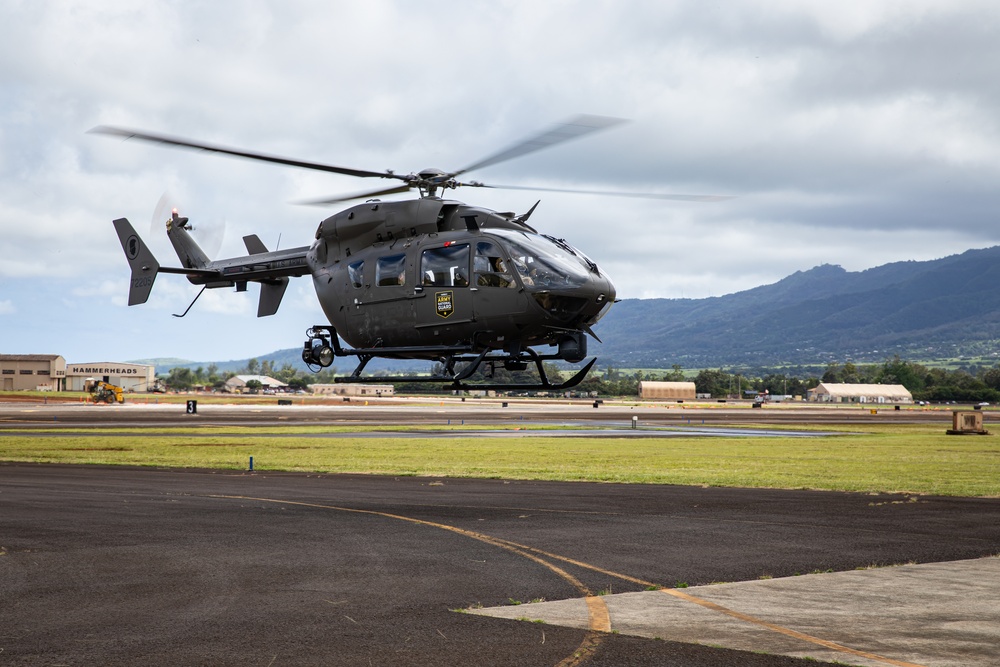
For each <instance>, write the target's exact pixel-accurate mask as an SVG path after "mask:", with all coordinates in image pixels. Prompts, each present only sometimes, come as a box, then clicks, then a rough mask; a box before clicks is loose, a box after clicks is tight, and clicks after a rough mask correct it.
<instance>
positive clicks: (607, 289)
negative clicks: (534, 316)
mask: <svg viewBox="0 0 1000 667" xmlns="http://www.w3.org/2000/svg"><path fill="white" fill-rule="evenodd" d="M532 296H533V297H534V298H535V301H536V302H537V303H538V305H539V306H541V307H542V309H543V310H545V311H546V312H547V313H548V314H549V315H550V316H552V317H553V318H555V319H557V320H559V321H560V322H562V323H563V324H565V325H566V326H570V327H573V326H582V325H586V326H590V325H592V324H595V323H596V322H597V321H598V320H599V319H601V317H603V316H604V314H605V313H606V312H607V311H608V308H610V307H611V304H612V303H614V301H615V288H614V285H613V284H612V283H611V280H610V279H608V278H607V277H606V276H603V275H593V276H591V277H590V279H588V280H587V281H586V282H585V283H584V284H582V285H579V286H577V287H569V288H562V289H546V290H539V291H536V292H534V293H533V294H532Z"/></svg>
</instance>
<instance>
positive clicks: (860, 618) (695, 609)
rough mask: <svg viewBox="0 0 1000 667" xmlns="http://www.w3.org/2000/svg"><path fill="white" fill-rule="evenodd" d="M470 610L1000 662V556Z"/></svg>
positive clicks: (939, 664) (848, 650)
mask: <svg viewBox="0 0 1000 667" xmlns="http://www.w3.org/2000/svg"><path fill="white" fill-rule="evenodd" d="M598 601H600V602H603V603H604V605H605V606H606V610H607V613H606V614H605V613H604V610H603V609H598V610H597V611H596V613H595V609H594V608H595V606H597V607H600V602H598ZM471 612H472V613H475V614H482V615H484V616H494V617H498V618H512V619H522V620H532V621H542V622H545V623H550V624H552V625H562V626H568V627H574V628H583V629H592V630H605V631H607V630H609V629H610V631H612V632H618V633H620V634H626V635H637V636H640V637H650V638H658V639H666V640H671V641H677V642H688V643H696V644H704V645H708V646H719V647H725V648H731V649H737V650H743V651H756V652H763V653H771V654H781V655H788V656H794V657H809V658H814V659H816V660H823V661H827V662H839V663H842V664H850V665H865V666H871V667H884V666H885V665H896V666H897V667H913V666H921V667H995V666H996V665H998V664H1000V558H997V557H994V558H982V559H977V560H966V561H955V562H948V563H928V564H923V565H902V566H897V567H884V568H877V569H871V570H854V571H851V572H832V573H825V574H809V575H804V576H799V577H787V578H783V579H768V580H760V581H746V582H739V583H732V584H715V585H711V586H694V587H691V588H684V589H661V590H658V591H648V592H643V593H622V594H616V595H605V596H600V597H596V598H586V599H584V598H577V599H571V600H562V601H555V602H539V603H532V604H522V605H517V606H504V607H494V608H489V609H475V610H471ZM608 621H610V626H609V625H608ZM601 626H604V627H601Z"/></svg>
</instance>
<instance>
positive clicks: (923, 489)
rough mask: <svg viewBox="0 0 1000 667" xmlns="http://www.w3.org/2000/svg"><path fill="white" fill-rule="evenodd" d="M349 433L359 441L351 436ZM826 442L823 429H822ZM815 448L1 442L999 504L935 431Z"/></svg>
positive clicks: (84, 459) (163, 461)
mask: <svg viewBox="0 0 1000 667" xmlns="http://www.w3.org/2000/svg"><path fill="white" fill-rule="evenodd" d="M351 430H352V431H353V432H355V433H356V432H358V431H359V430H366V431H367V430H374V429H359V428H353V427H352V428H351ZM824 430H825V431H829V430H830V429H828V428H826V429H824ZM837 430H838V431H839V432H840V433H841V435H836V436H820V437H816V438H792V437H788V438H783V437H767V438H764V437H761V438H755V437H745V438H728V437H726V438H723V437H719V438H688V437H671V438H650V439H624V438H582V437H581V438H573V437H558V438H556V437H551V436H548V437H547V436H546V434H545V431H544V430H539V431H532V432H530V433H526V434H524V435H522V436H521V437H512V438H475V437H459V438H451V437H427V438H412V437H408V438H402V437H398V436H394V435H393V433H392V432H391V431H381V432H380V435H378V436H375V437H368V438H359V437H350V436H346V435H345V436H338V435H337V433H336V432H333V431H332V430H331V429H330V428H329V427H312V428H308V427H298V428H296V427H288V428H283V427H274V428H271V429H266V430H264V429H259V428H257V429H252V430H250V429H247V430H245V431H234V429H232V428H226V429H225V432H226V435H221V434H220V430H219V429H217V428H210V427H195V428H183V429H176V430H173V431H171V432H170V433H165V432H164V431H163V430H162V429H158V430H157V434H156V435H148V436H147V435H136V434H134V433H131V434H125V433H121V432H120V431H119V432H115V431H113V430H111V429H108V430H106V431H104V432H103V434H104V435H103V436H95V435H88V436H81V435H75V434H72V433H68V432H67V433H63V432H58V431H53V432H50V433H48V434H46V435H41V434H39V435H36V436H30V437H29V436H24V437H22V436H4V435H2V434H0V461H19V462H43V463H75V464H110V465H140V466H165V467H194V468H222V469H236V470H239V469H247V467H248V463H249V459H250V457H251V456H253V457H254V465H255V470H256V471H257V472H259V473H266V472H267V471H308V472H338V473H364V474H382V475H423V476H441V477H482V478H502V479H537V480H567V481H593V482H626V483H639V484H647V483H649V484H652V483H656V484H686V485H706V486H740V487H771V488H807V489H828V490H842V491H861V492H872V493H875V492H897V493H913V494H936V495H955V496H991V497H1000V443H998V441H997V438H996V437H994V436H948V435H945V434H944V429H943V428H942V427H941V426H939V425H931V426H925V425H883V426H871V427H867V426H866V427H865V428H864V429H863V430H861V429H860V428H859V429H851V428H848V427H839V428H838V429H837Z"/></svg>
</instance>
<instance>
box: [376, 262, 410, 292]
mask: <svg viewBox="0 0 1000 667" xmlns="http://www.w3.org/2000/svg"><path fill="white" fill-rule="evenodd" d="M375 284H376V285H378V286H379V287H392V286H394V285H405V284H406V255H390V256H388V257H379V260H378V262H377V263H376V264H375Z"/></svg>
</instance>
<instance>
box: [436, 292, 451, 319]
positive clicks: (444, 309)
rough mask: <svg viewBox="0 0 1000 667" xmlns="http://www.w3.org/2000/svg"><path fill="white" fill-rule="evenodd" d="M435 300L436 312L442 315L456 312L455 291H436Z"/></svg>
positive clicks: (445, 315) (446, 315)
mask: <svg viewBox="0 0 1000 667" xmlns="http://www.w3.org/2000/svg"><path fill="white" fill-rule="evenodd" d="M434 302H435V305H436V308H435V310H436V312H437V314H438V315H440V316H441V317H448V316H449V315H451V314H452V313H454V312H455V293H454V292H452V291H451V290H448V291H447V292H435V294H434Z"/></svg>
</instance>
